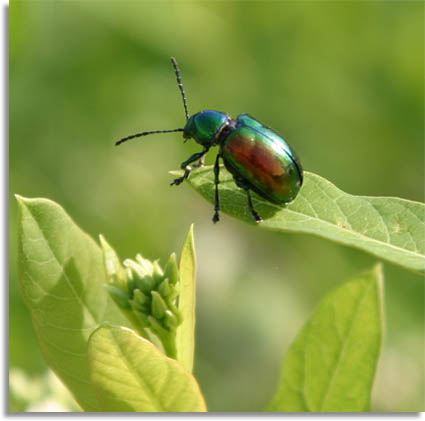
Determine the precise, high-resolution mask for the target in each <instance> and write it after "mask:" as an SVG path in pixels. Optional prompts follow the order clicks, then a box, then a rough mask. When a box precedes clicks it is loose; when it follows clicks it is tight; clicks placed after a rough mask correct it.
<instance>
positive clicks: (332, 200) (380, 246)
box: [171, 166, 425, 272]
mask: <svg viewBox="0 0 425 421" xmlns="http://www.w3.org/2000/svg"><path fill="white" fill-rule="evenodd" d="M171 173H172V174H174V175H176V174H179V172H175V171H172V172H171ZM188 182H189V184H190V185H191V186H192V187H193V188H194V189H195V190H196V191H197V192H198V193H200V194H201V195H202V196H203V197H205V198H206V199H207V200H209V201H210V202H211V203H214V193H215V184H214V172H213V170H212V167H211V166H210V167H203V168H198V169H195V170H193V171H192V173H191V176H190V178H189V179H188ZM219 193H220V199H221V202H220V203H221V209H222V211H223V212H225V213H227V214H229V215H231V216H233V217H235V218H237V219H241V220H242V221H244V222H248V223H255V222H253V218H252V215H251V213H250V212H249V209H248V207H247V197H246V194H245V192H244V191H243V190H242V189H240V188H238V187H237V186H236V185H235V183H234V181H233V177H232V175H231V174H230V173H229V172H228V171H227V170H226V169H225V168H224V167H223V166H221V167H220V184H219ZM252 197H253V202H254V207H255V209H256V210H257V211H258V213H259V214H260V215H261V216H262V217H263V220H264V221H263V222H262V223H261V224H258V227H259V228H265V229H270V230H275V231H288V232H299V233H308V234H313V235H317V236H319V237H323V238H326V239H328V240H331V241H335V242H337V243H341V244H344V245H346V246H350V247H355V248H359V249H361V250H363V251H365V252H367V253H370V254H372V255H374V256H376V257H378V258H380V259H384V260H387V261H389V262H391V263H394V264H396V265H400V266H402V267H404V268H406V269H410V270H413V271H419V272H425V205H424V204H423V203H419V202H413V201H410V200H405V199H399V198H395V197H368V196H354V195H351V194H348V193H345V192H343V191H342V190H340V189H338V188H337V187H336V186H334V185H333V184H332V183H330V182H329V181H327V180H326V179H324V178H322V177H320V176H318V175H316V174H313V173H311V172H307V171H305V172H304V184H303V186H302V188H301V190H300V192H299V194H298V196H297V197H296V199H295V200H294V201H293V202H292V203H290V204H289V205H287V206H279V205H275V204H273V203H270V202H268V201H267V200H265V199H263V198H261V197H260V196H258V195H256V194H253V195H252Z"/></svg>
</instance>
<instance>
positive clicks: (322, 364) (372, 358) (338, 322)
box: [267, 265, 383, 412]
mask: <svg viewBox="0 0 425 421" xmlns="http://www.w3.org/2000/svg"><path fill="white" fill-rule="evenodd" d="M382 284H383V275H382V267H381V265H377V266H376V267H375V268H374V269H373V270H371V271H370V272H367V273H365V274H363V275H361V276H358V277H356V278H355V279H353V280H351V281H349V282H346V283H345V284H343V285H342V286H340V287H339V288H337V289H336V290H335V291H333V292H331V293H330V294H329V295H327V296H326V297H325V299H324V300H323V301H322V302H321V304H320V305H319V306H318V308H317V309H316V311H315V312H314V313H313V315H312V316H311V318H310V320H309V321H308V322H307V323H306V325H305V326H304V328H303V329H302V330H301V332H300V333H299V335H298V336H297V338H296V339H295V341H294V342H293V344H292V345H291V347H290V348H289V351H288V353H287V355H286V357H285V360H284V366H283V370H282V376H281V380H280V384H279V388H278V391H277V393H276V395H275V397H274V398H273V400H272V402H271V404H270V405H269V407H268V408H267V411H273V412H280V411H285V412H286V411H288V412H310V411H311V412H360V411H367V410H369V406H370V395H371V389H372V385H373V380H374V377H375V371H376V367H377V363H378V359H379V354H380V350H381V343H382V337H383V296H382Z"/></svg>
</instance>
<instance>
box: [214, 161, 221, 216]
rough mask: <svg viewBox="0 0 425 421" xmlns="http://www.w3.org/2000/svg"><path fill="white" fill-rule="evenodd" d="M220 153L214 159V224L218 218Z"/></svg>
mask: <svg viewBox="0 0 425 421" xmlns="http://www.w3.org/2000/svg"><path fill="white" fill-rule="evenodd" d="M219 160H220V154H219V153H218V154H217V158H216V159H215V164H214V182H215V199H214V211H215V213H214V216H213V222H214V224H215V223H217V222H218V221H219V220H220V215H219V211H220V197H219V195H218V183H220V179H219V175H220V164H219Z"/></svg>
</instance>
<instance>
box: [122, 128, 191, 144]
mask: <svg viewBox="0 0 425 421" xmlns="http://www.w3.org/2000/svg"><path fill="white" fill-rule="evenodd" d="M182 131H184V129H180V128H179V129H172V130H151V131H149V132H141V133H136V134H131V135H130V136H127V137H123V138H122V139H120V140H119V141H118V142H116V143H115V146H118V145H120V144H121V143H123V142H125V141H127V140H129V139H133V138H135V137H140V136H147V135H148V134H155V133H172V132H182Z"/></svg>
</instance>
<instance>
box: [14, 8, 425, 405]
mask: <svg viewBox="0 0 425 421" xmlns="http://www.w3.org/2000/svg"><path fill="white" fill-rule="evenodd" d="M423 13H424V4H423V3H422V2H408V1H400V2H397V1H388V2H381V1H375V2H373V1H362V2H360V1H359V2H348V1H347V2H345V1H341V2H335V1H329V2H321V1H315V2H307V1H303V2H291V1H281V2H279V1H270V2H256V1H250V2H243V1H236V2H231V1H227V2H224V1H202V2H195V1H132V2H126V1H115V2H114V1H108V2H107V1H68V2H62V1H61V2H59V1H37V2H32V1H11V2H10V288H9V291H10V308H9V310H10V332H9V333H10V354H9V357H10V366H11V367H12V370H14V372H15V373H16V372H19V373H20V374H22V373H23V375H24V377H25V376H26V377H27V378H28V379H27V380H28V381H32V380H34V379H36V380H37V379H38V378H39V377H40V378H43V376H45V371H46V369H47V367H46V364H45V363H44V361H43V358H42V356H41V353H40V350H39V348H38V345H37V343H36V339H35V336H34V332H33V329H32V325H31V321H30V318H29V313H28V311H27V309H26V308H25V306H24V304H23V302H22V300H21V297H20V295H19V291H18V282H17V270H16V261H17V256H16V241H17V240H16V218H17V207H16V202H15V200H14V198H13V194H14V193H19V194H20V195H23V196H27V197H48V198H50V199H53V200H55V201H57V202H58V203H60V204H61V205H63V206H64V207H65V209H66V210H67V211H68V212H69V213H70V215H71V216H72V217H73V218H74V220H75V221H76V222H77V223H78V224H79V225H80V226H81V227H82V228H83V229H84V230H86V231H87V232H88V233H89V234H91V235H92V236H93V237H95V238H97V236H98V234H99V233H103V234H104V235H105V236H106V238H107V239H108V241H109V242H110V243H111V244H112V245H113V246H114V247H115V248H116V250H117V251H118V252H119V254H120V256H121V258H125V257H134V255H135V254H136V253H137V252H141V253H142V254H143V255H144V256H146V257H147V258H150V259H155V258H161V261H162V263H164V261H165V258H166V257H167V256H168V255H169V254H170V253H171V252H172V251H179V250H180V248H181V246H182V243H183V239H184V236H185V234H186V232H187V230H188V228H189V225H190V224H191V223H192V222H194V224H195V240H196V246H197V256H198V286H197V326H196V329H197V344H196V361H195V374H196V376H197V378H198V380H199V382H200V385H201V388H202V390H203V392H204V394H205V396H206V400H207V403H208V407H209V409H210V410H211V411H256V410H260V409H261V408H262V407H263V405H265V404H266V403H267V401H268V399H269V398H270V397H271V394H272V393H273V391H274V390H275V387H276V385H277V381H278V377H279V372H280V367H281V363H282V358H283V355H284V353H285V352H286V350H287V348H288V346H289V344H290V342H291V341H292V340H293V338H294V335H295V334H296V333H297V331H298V330H299V329H300V328H301V326H302V324H303V323H304V322H305V321H306V319H307V318H308V316H309V314H310V313H311V311H312V310H313V309H314V307H315V306H316V305H317V303H318V301H319V300H320V299H321V298H322V297H323V296H324V295H325V294H326V293H327V292H328V291H329V290H331V289H332V288H334V287H336V286H337V285H338V284H339V283H340V282H342V281H344V280H345V279H347V278H349V277H351V276H353V275H355V274H357V273H358V272H360V271H362V270H364V269H367V268H370V267H371V266H372V265H373V264H374V263H375V259H374V258H373V257H371V256H368V255H366V254H364V253H363V252H360V251H357V250H352V249H349V248H346V247H343V246H339V245H337V244H333V243H330V242H327V241H325V240H322V239H319V238H315V237H311V236H306V235H293V234H292V235H289V234H287V235H282V234H278V233H272V232H265V231H263V230H260V229H257V228H256V227H254V226H248V225H244V224H243V223H241V222H239V221H237V220H233V219H231V218H230V217H227V216H225V215H222V221H221V222H220V223H219V224H217V225H213V224H212V222H211V218H212V216H213V207H212V205H210V204H209V203H207V202H206V201H204V200H203V199H202V198H201V197H200V196H199V195H198V194H197V193H195V192H194V191H192V190H191V189H190V187H189V186H188V185H187V184H184V185H182V186H180V187H173V188H171V187H170V186H169V183H170V182H171V180H172V178H173V177H172V176H170V175H169V174H168V173H167V172H168V171H169V170H171V169H176V168H178V166H179V164H180V162H182V161H183V160H185V159H186V158H187V157H188V156H189V155H190V154H192V153H194V152H197V151H198V150H199V145H198V146H197V145H196V144H195V143H194V142H188V143H186V144H183V141H182V137H181V135H180V134H179V133H174V134H164V135H156V136H151V137H147V138H144V139H139V140H138V141H134V142H133V143H128V144H125V145H123V146H121V147H120V148H115V147H114V141H115V140H117V139H119V138H121V137H123V136H126V135H128V134H131V133H134V132H138V131H143V130H150V129H168V128H175V127H181V126H182V124H184V112H183V107H182V104H181V98H180V96H179V92H178V89H177V84H176V80H175V75H174V72H173V69H172V66H171V63H170V56H171V55H174V56H175V57H176V58H177V59H178V61H179V64H180V68H181V72H182V78H183V83H184V85H185V89H186V93H187V96H188V103H189V109H190V111H191V112H192V113H194V112H197V111H200V110H202V109H205V108H210V109H217V110H220V111H225V112H228V113H230V114H231V115H233V116H236V115H238V114H239V113H242V112H249V113H250V114H252V115H253V116H255V117H256V118H258V119H259V120H261V121H263V122H264V123H265V124H267V125H270V126H272V127H273V128H275V129H276V130H278V131H279V132H280V133H281V134H283V135H284V136H285V137H286V138H287V139H288V140H289V141H290V143H291V144H292V145H293V146H294V148H295V150H296V151H297V153H298V155H299V156H300V157H301V161H302V163H303V166H304V168H305V169H307V170H309V171H313V172H316V173H317V174H320V175H322V176H324V177H326V178H327V179H329V180H330V181H331V182H333V183H334V184H336V185H337V186H338V187H340V188H341V189H343V190H345V191H346V192H349V193H353V194H362V195H382V196H399V197H403V198H406V199H412V200H419V201H423V200H424V197H423V196H424V178H423V164H424V144H423V139H424V127H423V115H424V37H423V31H424V22H423ZM214 155H215V154H214V153H211V154H210V156H209V157H208V159H207V163H212V162H213V160H214V157H215V156H214ZM384 270H385V275H386V280H385V299H386V316H387V318H386V324H387V335H386V340H385V347H384V351H383V355H382V360H381V363H380V365H379V371H378V376H377V380H376V383H375V387H374V393H373V402H372V409H373V410H375V411H422V410H424V402H423V396H424V375H423V372H424V282H423V281H424V280H423V278H422V277H421V276H419V275H415V274H413V273H410V272H407V271H405V270H402V269H399V268H398V267H395V266H392V265H389V264H385V267H384ZM359 345H361V344H359ZM18 377H19V376H18ZM13 378H16V376H13ZM13 378H12V377H11V381H12V380H13ZM32 404H34V402H32ZM28 408H30V407H29V406H28V402H27V403H23V402H18V400H16V401H14V402H13V403H12V407H11V410H22V409H28ZM69 408H71V407H69Z"/></svg>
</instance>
